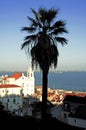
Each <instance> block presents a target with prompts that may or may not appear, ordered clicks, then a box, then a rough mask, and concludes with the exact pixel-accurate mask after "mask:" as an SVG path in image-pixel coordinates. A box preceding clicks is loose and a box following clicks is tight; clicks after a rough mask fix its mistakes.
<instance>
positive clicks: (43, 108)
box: [41, 70, 48, 119]
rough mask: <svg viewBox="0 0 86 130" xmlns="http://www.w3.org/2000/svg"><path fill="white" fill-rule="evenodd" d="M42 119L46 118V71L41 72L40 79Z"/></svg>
mask: <svg viewBox="0 0 86 130" xmlns="http://www.w3.org/2000/svg"><path fill="white" fill-rule="evenodd" d="M42 83H43V86H42V87H43V88H42V115H41V116H42V119H45V118H46V109H47V88H48V86H47V85H48V71H46V70H43V77H42Z"/></svg>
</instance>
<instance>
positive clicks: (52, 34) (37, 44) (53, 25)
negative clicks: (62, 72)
mask: <svg viewBox="0 0 86 130" xmlns="http://www.w3.org/2000/svg"><path fill="white" fill-rule="evenodd" d="M31 11H32V12H33V14H34V18H32V17H29V16H28V20H29V21H30V24H29V27H23V28H22V31H27V32H28V33H29V35H28V36H26V37H25V39H24V40H25V41H24V43H23V44H22V46H21V49H23V48H26V49H27V50H29V49H30V47H31V56H32V66H34V65H36V66H37V65H39V66H40V68H41V69H42V70H44V69H46V70H47V71H49V67H50V66H52V65H54V67H56V66H57V61H58V56H59V52H58V48H57V43H61V44H62V45H64V44H67V39H65V38H64V37H60V36H59V35H60V34H62V33H67V30H66V29H65V24H66V23H65V21H63V20H58V21H56V22H54V19H55V18H56V15H57V14H58V12H59V10H58V9H57V10H55V9H52V8H51V9H49V10H46V9H44V8H39V10H38V12H36V11H35V10H34V9H32V8H31ZM29 45H31V46H29ZM28 52H29V51H28Z"/></svg>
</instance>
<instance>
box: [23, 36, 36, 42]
mask: <svg viewBox="0 0 86 130" xmlns="http://www.w3.org/2000/svg"><path fill="white" fill-rule="evenodd" d="M36 37H37V35H29V36H26V37H25V38H24V40H29V39H30V40H32V41H35V40H36Z"/></svg>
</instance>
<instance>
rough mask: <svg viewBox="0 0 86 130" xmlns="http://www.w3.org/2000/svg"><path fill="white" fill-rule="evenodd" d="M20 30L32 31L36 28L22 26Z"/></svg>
mask: <svg viewBox="0 0 86 130" xmlns="http://www.w3.org/2000/svg"><path fill="white" fill-rule="evenodd" d="M21 30H22V31H27V32H30V33H32V32H34V31H35V30H36V28H35V27H23V28H22V29H21Z"/></svg>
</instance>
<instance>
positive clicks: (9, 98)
mask: <svg viewBox="0 0 86 130" xmlns="http://www.w3.org/2000/svg"><path fill="white" fill-rule="evenodd" d="M0 102H1V103H2V104H3V105H4V107H5V109H6V110H9V111H11V112H13V111H16V110H18V109H20V108H22V105H23V100H22V95H21V91H20V86H18V85H13V84H0Z"/></svg>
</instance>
